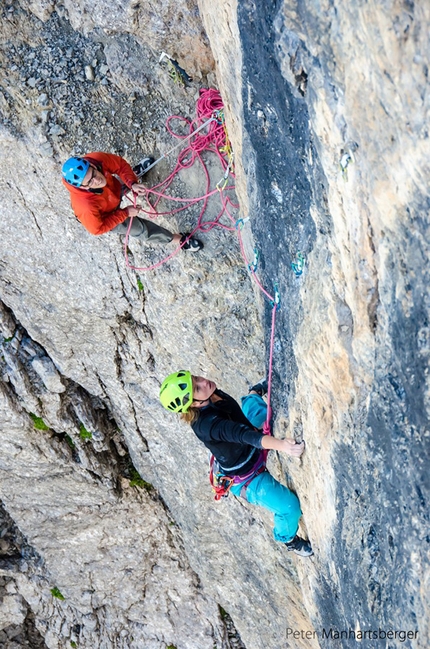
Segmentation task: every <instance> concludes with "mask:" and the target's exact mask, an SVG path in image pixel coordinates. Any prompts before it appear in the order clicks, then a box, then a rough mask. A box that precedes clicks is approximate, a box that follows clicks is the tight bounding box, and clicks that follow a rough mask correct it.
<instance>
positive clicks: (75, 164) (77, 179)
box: [61, 158, 90, 187]
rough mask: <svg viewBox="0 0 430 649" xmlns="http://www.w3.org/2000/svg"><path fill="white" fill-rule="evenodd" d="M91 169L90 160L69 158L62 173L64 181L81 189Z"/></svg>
mask: <svg viewBox="0 0 430 649" xmlns="http://www.w3.org/2000/svg"><path fill="white" fill-rule="evenodd" d="M89 168H90V163H89V162H88V160H84V158H69V159H68V160H66V162H65V163H64V164H63V168H62V170H61V172H62V174H63V178H64V180H65V181H66V182H68V183H69V185H73V187H80V186H81V185H82V181H83V180H84V178H85V176H86V173H87V171H88V169H89Z"/></svg>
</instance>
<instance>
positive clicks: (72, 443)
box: [64, 433, 76, 450]
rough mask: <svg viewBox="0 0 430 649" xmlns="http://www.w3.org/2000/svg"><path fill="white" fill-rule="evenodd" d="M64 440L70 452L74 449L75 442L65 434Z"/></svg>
mask: <svg viewBox="0 0 430 649" xmlns="http://www.w3.org/2000/svg"><path fill="white" fill-rule="evenodd" d="M64 439H65V440H66V443H67V445H68V446H70V448H71V449H72V450H73V449H75V448H76V446H75V442H74V441H73V439H72V438H71V437H70V435H67V433H66V434H65V435H64Z"/></svg>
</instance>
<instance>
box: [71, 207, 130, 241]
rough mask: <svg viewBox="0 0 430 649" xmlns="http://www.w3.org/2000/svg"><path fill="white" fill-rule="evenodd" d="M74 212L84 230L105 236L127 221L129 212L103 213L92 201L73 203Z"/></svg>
mask: <svg viewBox="0 0 430 649" xmlns="http://www.w3.org/2000/svg"><path fill="white" fill-rule="evenodd" d="M72 207H73V211H74V212H75V214H76V216H77V218H78V220H79V221H80V222H81V223H82V225H83V226H84V228H85V229H86V230H88V232H91V234H104V233H105V232H109V231H110V230H113V228H114V227H116V226H117V225H119V224H120V223H122V222H123V221H125V219H126V218H127V210H126V209H120V208H118V209H117V210H115V211H114V212H109V214H108V215H107V214H106V213H102V212H101V211H100V209H99V208H98V207H97V205H96V204H93V205H92V204H91V202H90V201H86V202H85V203H80V202H74V203H72Z"/></svg>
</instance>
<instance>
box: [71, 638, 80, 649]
mask: <svg viewBox="0 0 430 649" xmlns="http://www.w3.org/2000/svg"><path fill="white" fill-rule="evenodd" d="M70 646H71V647H73V649H76V647H77V646H78V644H77V642H75V641H74V640H70Z"/></svg>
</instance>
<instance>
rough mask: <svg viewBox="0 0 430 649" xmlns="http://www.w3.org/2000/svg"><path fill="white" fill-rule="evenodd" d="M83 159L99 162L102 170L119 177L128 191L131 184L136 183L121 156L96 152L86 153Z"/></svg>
mask: <svg viewBox="0 0 430 649" xmlns="http://www.w3.org/2000/svg"><path fill="white" fill-rule="evenodd" d="M85 157H86V158H91V159H93V160H98V161H99V162H101V163H102V165H103V169H106V171H109V172H110V173H111V174H115V175H116V176H119V177H120V178H121V180H122V182H123V183H124V184H125V185H127V187H128V188H129V189H131V186H132V185H133V183H137V176H136V174H135V173H134V171H133V169H132V168H131V167H130V165H129V164H128V162H127V161H126V160H124V158H121V156H119V155H114V154H113V153H103V152H101V151H96V152H94V153H88V154H87V155H86V156H85Z"/></svg>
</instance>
